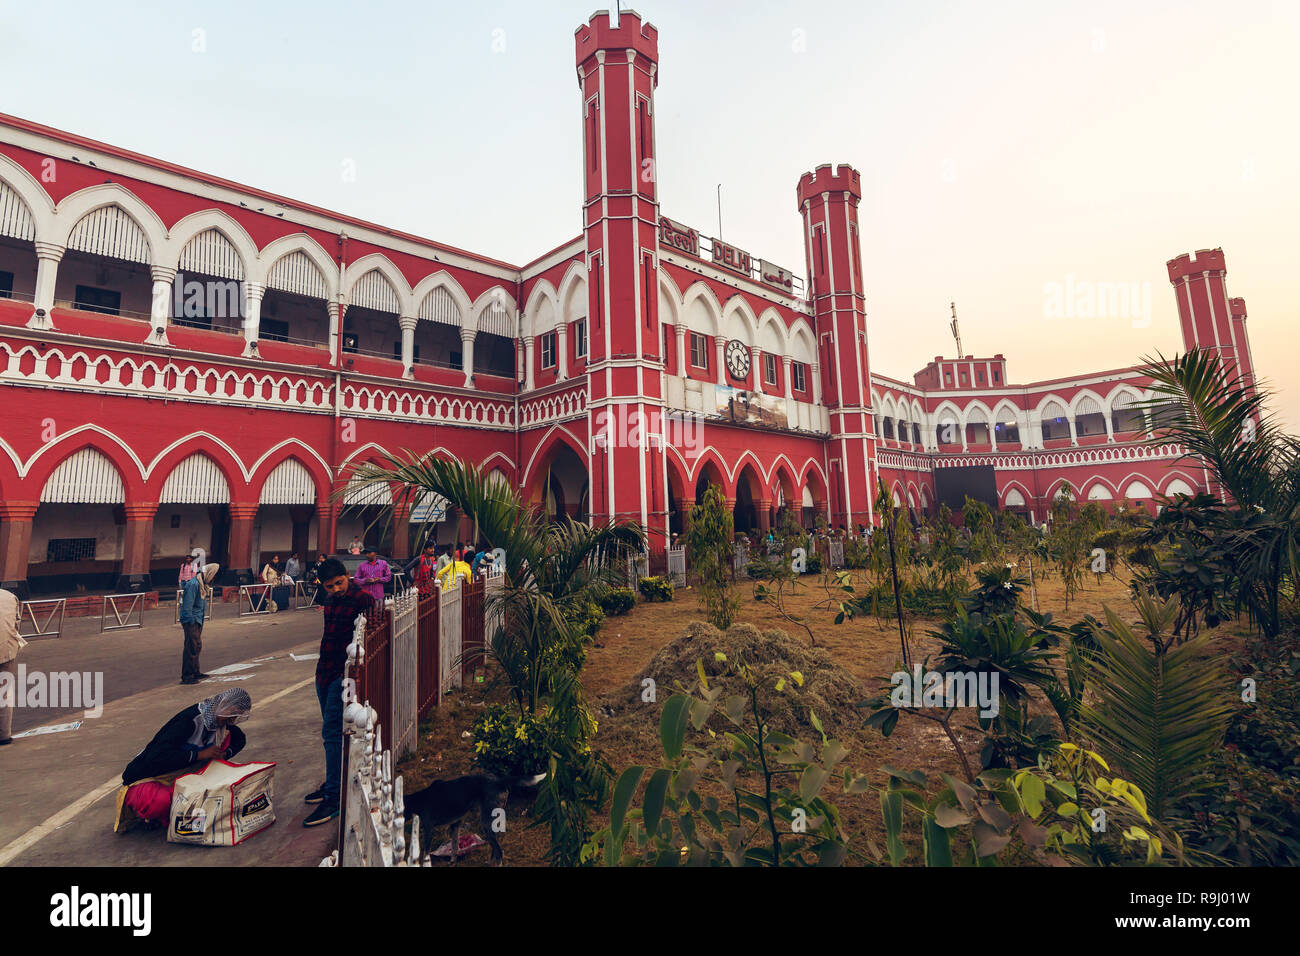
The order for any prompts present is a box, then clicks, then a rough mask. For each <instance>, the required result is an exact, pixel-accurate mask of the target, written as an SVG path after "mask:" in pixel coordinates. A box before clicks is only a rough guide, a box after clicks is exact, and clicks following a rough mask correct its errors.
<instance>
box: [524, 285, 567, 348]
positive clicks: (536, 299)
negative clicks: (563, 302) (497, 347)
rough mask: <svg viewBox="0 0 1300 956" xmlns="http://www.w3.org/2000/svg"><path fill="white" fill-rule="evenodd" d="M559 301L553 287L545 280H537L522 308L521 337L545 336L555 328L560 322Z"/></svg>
mask: <svg viewBox="0 0 1300 956" xmlns="http://www.w3.org/2000/svg"><path fill="white" fill-rule="evenodd" d="M559 317H560V299H559V295H558V294H557V293H556V291H555V287H554V286H552V285H551V283H550V282H548V281H547V280H545V279H539V280H538V281H537V283H536V284H535V285H534V286H533V289H532V291H531V292H529V293H528V302H527V304H526V305H525V306H524V321H523V326H524V327H523V328H522V329H520V330H519V331H520V334H521V335H531V336H538V335H545V334H546V333H547V332H549V331H551V329H553V328H555V327H556V325H557V324H558V323H559V321H560V318H559Z"/></svg>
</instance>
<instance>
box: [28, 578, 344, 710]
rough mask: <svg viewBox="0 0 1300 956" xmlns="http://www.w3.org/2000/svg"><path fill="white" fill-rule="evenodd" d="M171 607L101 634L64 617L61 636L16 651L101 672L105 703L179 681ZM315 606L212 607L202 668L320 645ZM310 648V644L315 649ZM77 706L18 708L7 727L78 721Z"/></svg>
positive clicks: (178, 641) (47, 666) (53, 666)
mask: <svg viewBox="0 0 1300 956" xmlns="http://www.w3.org/2000/svg"><path fill="white" fill-rule="evenodd" d="M174 616H175V609H174V607H173V606H172V605H170V604H168V605H164V606H163V607H160V608H155V609H154V610H151V611H145V613H144V621H145V625H146V626H145V627H143V628H140V629H132V630H128V631H109V632H107V633H105V634H100V633H99V618H97V617H96V618H68V619H67V620H66V621H65V622H64V623H65V629H64V636H63V637H60V638H43V639H41V640H34V641H31V642H30V643H29V644H28V645H27V647H25V648H24V649H23V650H22V652H21V653H20V654H19V655H18V663H20V664H26V665H27V669H28V671H33V670H40V671H42V672H45V673H50V672H55V671H60V672H65V673H67V672H73V671H75V672H79V673H86V672H90V673H100V674H103V678H102V679H103V690H104V701H103V702H105V703H107V702H109V701H113V700H120V699H122V698H123V697H129V696H131V695H132V694H138V693H140V691H143V690H147V689H149V688H151V687H159V686H162V685H165V684H168V683H173V684H174V683H177V682H178V681H179V680H180V676H181V647H182V645H183V643H184V636H183V635H182V633H181V626H180V625H179V624H174V623H172V619H173V617H174ZM320 630H321V617H320V610H319V609H304V610H301V611H281V612H279V613H278V614H265V615H258V616H253V617H242V618H241V617H237V616H236V614H235V608H234V605H233V604H218V605H217V606H216V611H215V616H214V617H213V619H212V620H211V621H209V622H208V623H207V624H206V625H205V626H204V628H203V655H202V657H201V658H200V663H201V665H202V667H203V669H204V670H205V671H211V670H213V669H214V668H218V667H223V666H225V665H227V664H233V663H235V662H236V661H242V660H248V659H251V658H254V657H261V656H263V655H265V654H272V653H275V652H276V651H279V650H282V649H284V648H288V647H290V646H292V645H295V644H300V643H303V642H304V641H309V640H314V641H315V642H317V644H319V642H320ZM315 650H316V648H314V647H313V648H312V649H311V652H312V653H314V652H315ZM80 714H81V708H49V707H46V708H41V709H23V708H20V709H18V710H17V711H16V712H15V713H14V727H13V732H14V733H19V732H21V731H24V730H29V729H31V728H32V727H37V726H39V725H41V724H48V723H54V722H56V721H58V720H59V719H60V718H64V719H76V717H78V716H80Z"/></svg>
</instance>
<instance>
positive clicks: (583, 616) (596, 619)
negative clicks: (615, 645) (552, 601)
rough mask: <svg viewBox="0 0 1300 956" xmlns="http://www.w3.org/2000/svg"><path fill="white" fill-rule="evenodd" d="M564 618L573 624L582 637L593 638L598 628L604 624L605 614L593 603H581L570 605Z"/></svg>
mask: <svg viewBox="0 0 1300 956" xmlns="http://www.w3.org/2000/svg"><path fill="white" fill-rule="evenodd" d="M565 617H567V618H568V619H569V620H570V621H572V622H573V624H574V626H575V627H576V628H577V629H578V631H579V633H581V634H582V635H583V636H584V637H589V638H590V637H595V636H596V632H597V631H599V630H600V626H601V625H602V624H604V623H605V612H604V611H603V610H601V608H600V605H598V604H597V603H596V602H595V601H583V602H581V603H578V604H574V605H572V606H571V607H570V608H569V609H568V610H567V611H566V612H565Z"/></svg>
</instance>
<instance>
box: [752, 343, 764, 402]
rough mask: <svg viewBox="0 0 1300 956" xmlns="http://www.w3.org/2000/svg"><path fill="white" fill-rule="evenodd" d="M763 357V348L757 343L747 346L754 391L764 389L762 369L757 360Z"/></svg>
mask: <svg viewBox="0 0 1300 956" xmlns="http://www.w3.org/2000/svg"><path fill="white" fill-rule="evenodd" d="M762 358H763V350H762V349H760V348H759V347H758V346H757V345H751V346H750V347H749V370H750V371H751V372H753V373H754V391H756V392H761V391H763V390H764V382H763V370H762V369H761V368H759V361H760V360H761V359H762Z"/></svg>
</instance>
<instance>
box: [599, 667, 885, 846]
mask: <svg viewBox="0 0 1300 956" xmlns="http://www.w3.org/2000/svg"><path fill="white" fill-rule="evenodd" d="M717 657H718V658H719V659H720V660H722V661H725V660H726V658H725V656H724V655H721V654H718V655H717ZM729 663H730V665H731V666H732V667H733V668H734V670H735V672H736V673H738V674H740V675H741V676H742V677H743V679H744V684H745V688H746V693H745V694H743V695H742V694H732V695H729V696H727V697H726V698H725V699H723V690H722V688H721V687H714V688H710V687H709V685H708V680H707V678H706V677H705V674H704V668H703V667H702V666H700V667H698V668H697V670H698V674H699V684H698V685H697V687H696V688H695V689H694V692H693V693H679V694H674V695H673V696H672V697H671V698H670V699H669V700H668V701H667V702H666V703H665V704H664V709H663V712H662V714H661V716H660V721H659V734H660V742H661V745H662V747H663V754H664V759H663V762H662V764H661V765H660V766H659V767H658V768H655V769H654V770H652V771H651V772H650V775H649V778H648V780H647V781H646V784H645V788H644V792H643V794H642V798H641V801H640V805H639V806H638V805H637V803H636V800H635V797H636V793H637V791H638V789H639V787H640V784H641V781H642V779H643V778H645V776H646V770H647V768H646V767H643V766H635V767H629V768H628V769H627V770H625V771H624V772H623V773H622V775H620V777H619V779H618V783H617V784H615V786H614V796H613V800H612V802H611V806H610V823H609V826H608V827H607V828H605V829H604V830H602V831H600V832H599V833H597V834H596V835H595V836H594V838H593V839H592V840H591V841H590V842H589V843H588V844H587V846H586V847H584V849H583V858H584V860H586V861H588V862H593V863H596V862H600V863H603V864H604V865H606V866H616V865H625V866H627V865H638V864H650V865H656V866H679V865H681V866H805V865H816V866H836V865H839V864H840V863H842V862H843V861H844V859H845V857H846V855H847V852H848V837H847V835H846V834H845V833H844V830H843V828H842V824H841V819H840V814H839V811H838V810H837V809H836V808H835V807H834V805H833V804H831V803H830V802H829V801H828V800H827V799H826V798H824V797H823V796H822V793H823V791H824V790H825V788H826V785H827V784H828V783H829V782H831V780H832V778H833V777H834V776H835V774H836V772H837V768H838V767H839V765H840V764H841V763H842V762H843V760H844V758H845V757H847V756H848V750H847V749H845V747H844V746H843V745H842V744H840V743H839V741H837V740H833V739H830V738H827V737H826V735H825V733H824V732H823V733H822V743H821V746H820V747H817V746H814V745H813V744H811V743H808V742H806V741H800V740H796V739H795V738H793V737H790V736H788V735H786V734H782V733H780V732H777V731H774V730H771V729H770V728H768V726H767V721H766V715H764V714H763V712H762V709H761V708H760V706H759V688H760V685H759V678H758V677H757V675H756V674H755V672H754V671H753V670H752V669H751V668H750V667H748V666H747V665H746V664H745V663H744V662H743V661H741V660H735V661H732V662H729ZM802 682H803V675H802V674H799V673H791V674H790V675H789V679H788V680H787V678H785V677H781V678H778V679H777V681H776V686H775V689H776V690H777V691H778V692H785V691H788V692H790V693H797V688H798V687H799V686H800V685H801V684H802ZM812 720H813V723H814V725H815V726H816V727H817V728H818V730H819V731H820V730H821V724H820V722H819V721H818V720H817V716H816V714H812ZM710 722H714V723H722V724H723V727H724V728H725V729H723V730H722V732H718V731H715V730H713V729H712V728H711V727H708V726H707V725H708V724H709V723H710ZM688 729H693V730H694V731H695V732H696V733H697V734H699V733H700V732H702V731H703V732H705V733H707V734H708V737H707V739H705V738H702V737H701V738H698V739H699V740H700V743H699V744H696V743H694V742H691V741H689V740H688V739H687V732H688ZM843 780H844V783H843V787H844V792H846V793H860V792H862V791H863V790H865V789H866V781H865V779H864V778H860V777H857V776H855V775H852V774H850V773H849V772H847V771H845V772H844V775H843ZM709 791H714V792H709ZM716 792H721V793H722V794H724V797H723V798H719V797H718V796H717V795H716Z"/></svg>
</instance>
